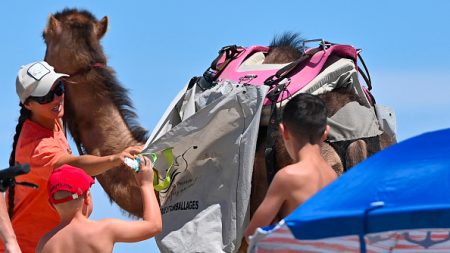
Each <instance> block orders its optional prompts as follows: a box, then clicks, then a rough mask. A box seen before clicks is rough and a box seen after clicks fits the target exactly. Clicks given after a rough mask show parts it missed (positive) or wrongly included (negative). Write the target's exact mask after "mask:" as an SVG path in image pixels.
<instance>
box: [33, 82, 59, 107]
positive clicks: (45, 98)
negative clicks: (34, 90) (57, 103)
mask: <svg viewBox="0 0 450 253" xmlns="http://www.w3.org/2000/svg"><path fill="white" fill-rule="evenodd" d="M63 94H64V82H63V81H61V80H60V81H58V84H56V86H55V88H53V90H50V91H49V92H48V93H47V95H45V96H42V97H33V96H30V97H28V98H29V99H31V100H33V101H36V102H38V103H39V104H41V105H43V104H48V103H50V102H52V101H53V99H55V95H56V96H58V97H60V96H62V95H63Z"/></svg>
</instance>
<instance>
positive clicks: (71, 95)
mask: <svg viewBox="0 0 450 253" xmlns="http://www.w3.org/2000/svg"><path fill="white" fill-rule="evenodd" d="M104 80H105V79H98V78H85V79H83V78H82V77H81V76H80V77H77V78H74V80H73V83H72V84H70V85H71V86H70V87H68V89H67V93H66V108H67V110H66V115H65V117H66V118H67V119H69V120H68V127H69V130H70V132H71V134H72V135H73V137H74V140H75V141H76V142H77V144H82V146H83V148H84V149H85V151H86V152H87V153H90V154H95V155H108V154H113V153H118V152H121V151H122V150H123V149H124V148H126V147H127V146H130V145H135V144H138V143H139V142H138V141H137V140H135V138H134V137H133V133H132V131H131V130H130V129H131V128H130V127H129V126H128V124H127V121H126V120H125V119H124V118H123V113H122V112H121V111H120V105H117V104H116V103H115V101H114V99H113V98H112V96H113V95H126V94H111V91H110V90H101V88H102V87H109V86H110V85H111V84H105V83H103V82H104Z"/></svg>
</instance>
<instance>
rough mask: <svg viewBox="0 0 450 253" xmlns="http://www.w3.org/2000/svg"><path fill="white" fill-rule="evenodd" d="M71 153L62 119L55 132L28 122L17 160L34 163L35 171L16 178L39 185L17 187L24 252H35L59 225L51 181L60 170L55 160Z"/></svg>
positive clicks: (14, 221) (17, 213) (17, 217)
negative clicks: (51, 199)
mask: <svg viewBox="0 0 450 253" xmlns="http://www.w3.org/2000/svg"><path fill="white" fill-rule="evenodd" d="M67 153H71V150H70V146H69V144H68V142H67V138H66V136H65V135H64V131H63V129H62V127H61V125H60V124H59V121H58V123H57V127H56V129H55V130H54V131H51V130H49V129H47V128H44V127H42V126H40V125H39V124H37V123H35V122H33V121H31V120H26V121H25V122H24V124H23V127H22V131H21V133H20V136H19V140H18V142H17V146H16V162H17V163H19V164H24V163H28V164H30V167H31V170H30V172H29V173H28V174H25V175H21V176H18V177H16V181H17V182H30V183H34V184H37V185H38V186H39V188H38V189H33V188H30V187H26V186H21V185H17V186H16V187H15V195H14V213H13V219H12V225H13V228H14V232H15V233H16V237H17V241H18V242H19V246H20V248H21V250H22V252H23V253H28V252H30V253H31V252H35V248H36V246H37V244H38V242H39V240H40V239H41V237H42V236H44V235H45V234H46V233H47V232H49V231H50V230H51V229H53V228H54V227H55V226H56V225H58V224H59V215H58V213H57V212H56V210H55V209H54V208H53V207H51V206H50V204H49V201H48V193H47V181H48V178H49V177H50V174H51V172H52V171H53V170H54V169H56V168H55V166H54V165H55V162H56V161H57V160H58V159H59V158H60V157H61V155H64V154H67ZM6 196H7V197H8V193H7V194H6ZM7 203H8V202H7ZM2 246H3V245H2Z"/></svg>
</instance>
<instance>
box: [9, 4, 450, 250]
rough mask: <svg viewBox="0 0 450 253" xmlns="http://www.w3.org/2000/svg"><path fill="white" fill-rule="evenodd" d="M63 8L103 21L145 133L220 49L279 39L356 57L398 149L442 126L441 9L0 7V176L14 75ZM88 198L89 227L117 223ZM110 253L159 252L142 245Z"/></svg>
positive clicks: (448, 81)
mask: <svg viewBox="0 0 450 253" xmlns="http://www.w3.org/2000/svg"><path fill="white" fill-rule="evenodd" d="M65 7H70V8H73V7H76V8H81V9H87V10H89V11H91V12H92V13H93V14H94V15H95V16H96V17H97V18H98V19H100V18H102V17H103V16H108V18H109V29H108V32H107V33H106V35H105V37H104V38H103V40H102V42H103V47H104V50H105V53H106V55H107V56H108V59H109V62H108V64H109V65H110V66H111V67H113V68H114V69H115V70H116V72H117V77H118V79H119V80H120V81H121V83H122V84H123V85H124V86H125V87H126V88H128V89H129V90H130V96H131V98H132V100H133V101H134V104H135V107H136V110H137V113H138V115H139V120H140V123H141V125H142V126H144V127H145V128H147V129H149V130H152V129H153V127H154V126H155V124H156V123H157V121H158V119H159V118H160V117H161V115H162V114H163V112H164V110H165V109H166V107H167V106H168V104H169V103H170V101H171V99H172V98H173V97H174V96H175V95H176V94H177V92H178V91H179V90H180V89H181V88H182V87H183V86H184V84H185V83H186V82H188V81H189V79H190V78H191V77H193V76H196V75H201V74H202V73H203V71H204V70H205V69H206V68H207V67H208V66H209V64H210V62H211V61H212V60H213V59H214V58H215V57H216V55H217V51H218V50H219V49H220V48H221V47H222V46H225V45H229V44H237V45H242V46H250V45H256V44H258V45H268V44H269V43H270V41H271V40H272V38H273V36H274V35H277V34H281V33H283V32H286V31H291V32H300V33H301V34H302V35H303V36H304V37H305V38H307V39H315V38H324V39H326V40H328V41H332V42H336V43H345V44H352V45H354V46H356V47H358V48H362V49H363V57H364V59H365V61H366V64H367V65H368V67H369V70H370V74H371V76H372V80H373V94H374V96H375V98H376V100H377V102H378V103H380V104H383V105H387V106H390V107H392V108H393V109H394V110H395V111H396V114H397V132H398V137H399V140H403V139H405V138H408V137H411V136H414V135H417V134H420V133H423V132H427V131H432V130H436V129H441V128H448V127H450V99H449V95H450V61H449V59H450V29H449V27H448V26H449V24H450V17H449V15H448V10H450V2H448V1H444V0H442V1H386V0H382V1H370V2H369V3H364V2H363V1H345V0H343V1H331V0H324V1H319V2H312V1H308V2H304V1H298V0H297V1H254V0H252V1H245V0H240V1H236V0H231V1H127V2H124V1H87V0H81V1H50V0H41V1H1V2H0V28H1V30H0V31H1V39H0V45H1V46H0V56H1V61H0V85H1V87H2V88H3V89H2V91H3V92H2V99H1V101H0V116H1V118H2V122H1V125H0V130H1V131H0V141H1V145H0V167H1V166H2V167H7V164H8V158H9V153H10V150H11V144H12V137H13V135H14V130H15V126H16V122H17V117H18V115H19V107H18V103H19V100H18V98H17V96H16V93H15V84H14V83H15V77H16V74H17V70H18V69H19V67H20V65H22V64H26V63H29V62H32V61H35V60H40V59H43V57H44V54H45V45H44V42H43V40H42V36H41V34H42V31H43V29H44V27H45V25H46V22H47V17H48V15H49V14H51V13H55V12H57V11H61V10H62V9H64V8H65ZM73 149H74V150H76V149H75V147H74V146H73ZM94 197H95V199H94V202H95V208H94V214H93V216H92V217H93V218H94V219H101V218H106V217H118V218H125V217H124V216H122V214H121V212H120V210H119V208H118V207H117V206H115V205H111V204H110V203H109V201H108V199H107V197H106V195H105V193H104V192H103V191H102V189H101V188H100V187H99V185H98V184H97V185H96V186H94ZM114 252H158V249H157V248H156V246H155V243H154V240H148V241H145V242H142V243H136V244H118V245H117V246H116V248H115V250H114Z"/></svg>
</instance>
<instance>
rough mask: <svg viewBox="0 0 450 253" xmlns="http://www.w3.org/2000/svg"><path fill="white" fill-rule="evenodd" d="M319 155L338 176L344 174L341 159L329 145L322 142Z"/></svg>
mask: <svg viewBox="0 0 450 253" xmlns="http://www.w3.org/2000/svg"><path fill="white" fill-rule="evenodd" d="M320 153H321V154H322V156H323V158H324V159H325V160H326V161H327V162H328V164H329V165H330V166H331V168H333V170H334V171H335V172H336V174H337V175H338V176H340V175H342V173H344V166H343V165H342V161H341V158H340V157H339V155H338V154H337V153H336V151H335V150H334V148H333V147H332V146H331V145H330V144H328V143H326V142H323V143H322V144H321V145H320Z"/></svg>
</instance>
